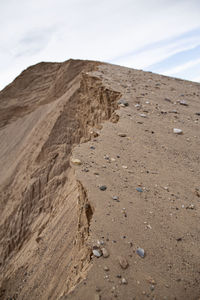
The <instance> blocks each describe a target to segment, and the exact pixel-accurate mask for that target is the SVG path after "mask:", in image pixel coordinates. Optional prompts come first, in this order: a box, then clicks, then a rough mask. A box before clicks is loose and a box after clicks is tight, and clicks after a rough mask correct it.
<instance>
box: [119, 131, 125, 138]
mask: <svg viewBox="0 0 200 300" xmlns="http://www.w3.org/2000/svg"><path fill="white" fill-rule="evenodd" d="M118 136H120V137H126V133H122V132H119V133H118Z"/></svg>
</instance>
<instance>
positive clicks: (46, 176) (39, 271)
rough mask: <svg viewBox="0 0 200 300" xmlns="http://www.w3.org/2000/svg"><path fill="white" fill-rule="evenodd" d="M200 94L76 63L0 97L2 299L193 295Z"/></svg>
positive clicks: (54, 67)
mask: <svg viewBox="0 0 200 300" xmlns="http://www.w3.org/2000/svg"><path fill="white" fill-rule="evenodd" d="M199 95H200V85H199V84H195V83H191V82H187V81H182V80H177V79H173V78H168V77H164V76H159V75H155V74H151V73H145V72H143V71H137V70H131V69H128V68H123V67H117V66H112V65H108V64H102V63H97V62H91V61H80V60H69V61H67V62H65V63H40V64H37V65H35V66H32V67H30V68H28V69H27V70H25V71H24V72H22V74H21V75H20V76H19V77H18V78H16V79H15V81H14V82H13V83H11V84H10V85H9V86H7V87H6V88H5V89H4V90H3V91H1V92H0V141H1V142H0V156H1V159H0V199H1V200H0V201H1V202H0V205H1V223H0V226H1V228H0V241H1V243H0V268H1V273H0V274H1V277H0V281H1V290H0V299H10V298H12V299H66V298H67V299H68V298H69V299H100V298H101V299H115V298H119V299H145V298H147V297H148V298H150V299H157V298H158V299H164V297H166V299H197V297H198V296H199V295H200V289H199V284H200V282H199V278H200V277H199V267H200V265H199V257H198V252H199V251H198V249H199V245H200V240H199V234H198V232H199V230H200V227H199V222H198V220H199V199H200V198H199V197H200V186H199V168H198V162H199V151H198V149H199V146H200V140H199V117H198V113H199V111H200V107H199V105H200V104H199V97H200V96H199ZM119 99H123V101H121V102H120V103H122V104H120V106H118V104H119V103H118V100H119ZM106 120H109V121H108V122H105V121H106ZM101 124H103V129H102V125H101ZM174 128H178V129H181V130H182V134H176V133H174V132H173V129H174ZM101 129H102V130H101ZM102 187H104V188H102ZM93 247H94V248H93ZM138 247H140V248H142V249H144V251H145V257H144V258H141V257H140V256H139V255H138V254H137V251H138ZM102 248H103V249H102ZM94 249H96V251H99V253H102V252H103V254H104V256H105V257H103V256H102V257H100V258H97V257H95V256H94V253H95V252H94V253H93V252H92V250H94ZM139 253H142V252H139ZM106 256H107V257H106ZM119 257H120V258H119ZM78 283H79V284H78ZM134 297H135V298H134ZM188 297H189V298H188Z"/></svg>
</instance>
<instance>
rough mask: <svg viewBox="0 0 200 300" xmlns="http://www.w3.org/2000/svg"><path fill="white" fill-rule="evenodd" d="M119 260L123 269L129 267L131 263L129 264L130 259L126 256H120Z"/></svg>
mask: <svg viewBox="0 0 200 300" xmlns="http://www.w3.org/2000/svg"><path fill="white" fill-rule="evenodd" d="M118 260H119V264H120V266H121V268H122V269H124V270H125V269H127V268H128V266H129V264H128V261H127V260H126V258H125V257H123V256H119V257H118Z"/></svg>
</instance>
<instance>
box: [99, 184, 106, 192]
mask: <svg viewBox="0 0 200 300" xmlns="http://www.w3.org/2000/svg"><path fill="white" fill-rule="evenodd" d="M99 189H100V190H101V191H105V190H106V189H107V186H106V185H101V186H100V187H99Z"/></svg>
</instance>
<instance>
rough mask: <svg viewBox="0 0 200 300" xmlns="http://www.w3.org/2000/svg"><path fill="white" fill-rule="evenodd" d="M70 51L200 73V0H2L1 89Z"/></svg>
mask: <svg viewBox="0 0 200 300" xmlns="http://www.w3.org/2000/svg"><path fill="white" fill-rule="evenodd" d="M69 58H80V59H91V60H99V61H105V62H110V63H114V64H120V65H124V66H128V67H132V68H136V69H143V70H148V71H153V72H156V73H160V74H166V75H169V76H174V77H180V78H185V79H188V80H193V81H200V0H98V1H97V0H0V89H2V88H3V87H4V86H5V85H7V84H8V83H10V82H11V81H12V80H13V79H14V78H15V77H16V76H17V75H19V73H20V72H21V71H22V70H24V69H25V68H27V67H28V66H30V65H33V64H35V63H38V62H40V61H59V62H60V61H65V60H67V59H69Z"/></svg>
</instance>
